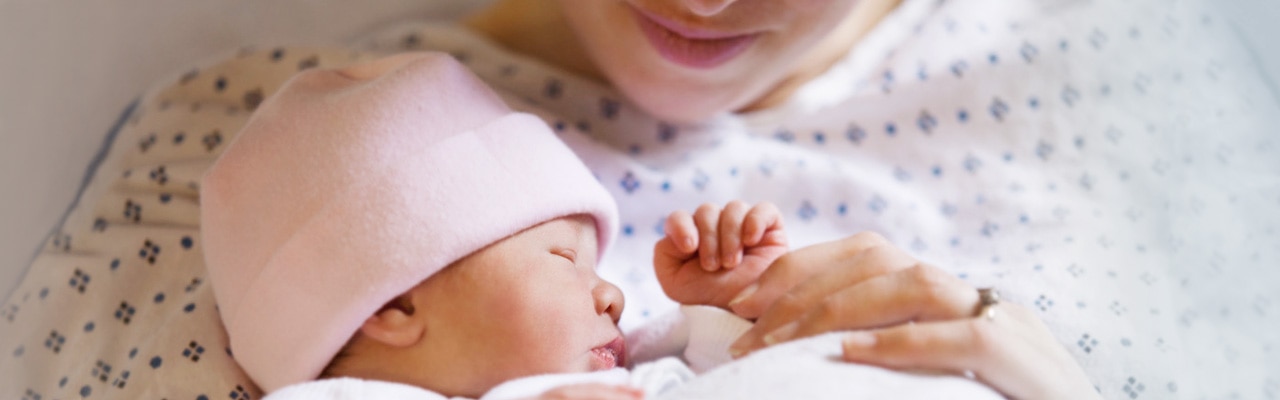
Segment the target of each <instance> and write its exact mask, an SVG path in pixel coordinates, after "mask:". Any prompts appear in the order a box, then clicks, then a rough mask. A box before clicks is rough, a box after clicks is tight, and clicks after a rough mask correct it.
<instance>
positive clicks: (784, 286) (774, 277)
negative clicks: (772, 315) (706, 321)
mask: <svg viewBox="0 0 1280 400" xmlns="http://www.w3.org/2000/svg"><path fill="white" fill-rule="evenodd" d="M887 244H888V241H886V240H885V239H884V237H883V236H880V235H879V234H876V233H873V232H862V233H859V234H856V235H853V236H850V237H848V238H845V239H841V240H836V241H831V242H826V243H820V244H816V245H812V246H809V247H805V248H802V249H798V250H796V251H793V252H790V253H787V254H786V255H783V256H782V257H779V258H778V260H776V261H774V262H773V264H772V265H770V266H769V269H768V270H765V272H764V273H763V274H761V275H760V278H759V280H757V282H756V284H753V285H751V286H748V287H747V288H746V289H743V290H742V292H740V293H738V294H737V295H736V296H735V297H734V300H733V302H731V303H730V305H729V307H730V308H731V309H732V310H733V312H734V313H735V314H738V315H740V316H742V317H744V318H756V317H760V316H761V315H762V314H764V313H765V310H767V309H770V307H772V306H773V305H774V303H775V302H776V301H777V300H778V299H779V298H780V297H782V296H783V295H784V294H786V293H788V292H790V291H791V290H792V288H794V287H796V285H799V284H800V283H801V282H805V281H807V280H809V279H810V278H812V277H814V276H816V275H819V274H822V273H824V272H825V273H833V271H838V270H843V269H846V268H848V267H849V266H851V265H853V264H852V262H853V261H855V259H856V257H857V256H858V255H859V254H861V253H862V252H865V251H866V250H867V249H870V248H872V247H877V246H882V245H887ZM796 317H798V315H796Z"/></svg>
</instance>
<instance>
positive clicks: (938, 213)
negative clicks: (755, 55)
mask: <svg viewBox="0 0 1280 400" xmlns="http://www.w3.org/2000/svg"><path fill="white" fill-rule="evenodd" d="M355 43H356V44H354V45H350V46H334V47H332V48H301V47H280V48H266V49H259V50H254V49H246V50H243V51H240V52H238V53H236V54H234V55H231V56H229V57H227V58H225V59H224V60H222V61H219V62H217V63H214V64H209V65H206V66H202V67H200V68H197V69H194V70H191V71H188V72H185V73H183V74H180V75H178V76H175V77H174V78H173V79H171V80H168V81H165V82H162V83H160V84H159V85H157V87H156V89H154V90H152V91H151V92H149V93H147V94H146V96H144V98H143V100H142V101H141V103H140V105H139V107H138V108H137V109H136V110H135V111H134V112H133V113H132V115H131V116H130V118H129V119H128V121H127V122H126V123H125V124H124V126H123V127H122V129H121V131H120V133H119V136H118V137H117V139H116V140H115V142H114V143H113V144H112V147H111V149H110V152H109V153H108V157H107V159H106V161H105V162H104V164H103V166H102V167H101V168H99V170H98V171H97V173H96V175H95V177H94V179H93V181H92V183H91V184H90V186H89V187H88V189H87V191H86V192H85V195H84V199H86V201H85V202H83V203H81V205H80V206H78V207H76V208H75V209H74V210H73V212H72V214H71V215H70V216H69V218H68V219H67V222H66V223H65V224H64V225H63V226H62V227H61V229H60V230H59V231H58V233H57V234H55V235H53V237H51V238H50V239H49V241H48V244H47V246H46V248H45V250H44V252H43V253H42V254H41V255H40V256H39V257H38V258H37V259H36V261H35V262H34V264H33V265H32V266H31V270H30V272H29V273H28V274H27V277H26V278H25V280H24V282H23V283H22V284H21V285H20V287H19V288H18V289H17V291H16V292H15V293H14V294H13V295H12V296H11V297H10V298H9V299H7V301H6V302H5V303H3V304H0V398H24V399H25V398H33V399H34V398H80V397H85V398H207V399H219V398H230V399H249V398H256V397H260V395H261V393H259V392H258V390H257V388H255V387H254V386H253V385H252V383H251V382H250V381H249V380H248V379H247V378H246V377H245V376H244V375H243V373H242V372H241V371H240V370H239V369H238V368H237V367H236V366H235V364H234V355H233V354H232V352H231V350H230V349H229V348H228V347H227V344H226V343H227V342H226V337H225V333H224V332H223V331H222V328H221V325H220V324H219V322H218V320H217V310H216V306H215V304H214V302H213V298H212V293H211V292H210V291H209V288H208V287H207V285H206V284H205V282H204V267H203V265H202V262H201V248H200V244H199V243H200V241H199V237H198V226H199V221H198V218H197V216H198V204H196V201H195V200H196V198H197V193H198V190H199V188H198V187H197V186H196V182H198V181H199V177H200V175H201V174H202V173H203V171H204V169H205V168H206V167H207V166H208V165H209V163H210V162H211V161H212V160H213V158H214V157H216V156H217V154H218V152H219V151H220V150H221V148H222V146H223V145H225V144H226V143H227V142H228V141H230V140H231V139H233V137H234V135H235V132H237V131H238V128H239V126H240V125H242V124H243V123H244V121H245V119H246V118H247V116H248V114H249V113H250V112H251V111H252V109H253V108H254V107H255V106H256V105H257V104H258V103H259V102H261V101H262V99H263V98H264V97H265V96H269V95H270V94H271V93H272V92H273V91H274V90H275V89H276V88H278V87H279V86H280V85H281V84H282V83H283V82H284V81H285V80H286V79H287V78H288V77H289V76H290V75H291V74H293V73H294V72H296V71H298V70H301V69H306V68H312V67H329V66H337V65H343V64H348V63H351V62H356V61H360V60H366V59H370V58H375V57H378V56H380V55H384V54H388V53H393V52H398V51H406V50H432V51H444V52H448V53H450V54H453V55H454V56H455V57H456V58H458V59H459V60H461V61H463V62H464V63H465V64H466V65H467V66H469V67H470V68H471V69H472V70H473V71H474V72H475V73H476V74H477V75H479V76H480V77H481V78H482V79H484V80H485V81H487V82H488V83H490V84H491V85H492V86H493V87H494V88H495V89H496V90H498V91H499V92H500V94H501V95H502V96H504V98H505V99H506V100H507V101H508V102H509V103H510V104H511V105H512V106H513V107H515V108H519V109H522V110H525V111H529V112H532V113H535V114H537V115H539V116H541V117H543V118H544V119H545V120H546V121H547V123H548V124H549V125H550V126H552V127H553V128H554V129H555V130H556V131H557V132H560V134H561V137H562V138H563V139H564V140H565V141H566V143H569V144H570V146H571V147H573V148H574V149H575V151H577V152H578V154H579V155H580V156H581V157H582V158H583V159H584V161H586V163H587V164H588V166H590V167H591V168H592V169H593V171H594V173H595V174H596V176H597V177H598V178H599V179H600V180H601V181H602V182H604V183H605V185H606V186H607V187H608V188H609V189H610V190H611V192H612V194H613V195H614V196H615V198H616V199H617V200H618V202H619V205H620V209H621V212H622V220H621V226H622V228H621V231H620V240H619V241H618V243H617V245H616V246H615V247H614V248H613V249H612V250H611V253H610V254H609V255H608V256H607V257H606V258H605V259H604V260H602V267H601V274H602V275H603V276H604V277H605V278H606V279H608V280H610V281H612V282H615V283H617V284H618V285H619V286H621V287H622V288H623V291H624V293H626V295H627V308H626V310H625V312H624V315H623V319H622V321H623V325H624V328H629V327H634V326H637V325H639V324H642V323H644V322H645V321H647V320H648V319H650V318H652V317H655V316H657V315H660V314H662V313H664V312H665V311H668V310H670V309H671V308H672V307H674V304H673V303H672V302H671V301H670V300H668V299H666V298H665V296H664V295H663V293H662V291H661V289H660V288H659V286H658V284H657V282H656V280H655V279H654V277H653V272H652V265H651V257H652V246H653V243H654V242H656V241H657V240H658V239H659V238H660V237H661V234H662V229H663V227H662V221H663V219H664V218H665V216H666V215H667V214H668V213H670V212H671V211H674V210H686V211H689V210H692V209H694V208H696V207H697V206H698V205H699V204H701V203H704V202H711V203H723V202H726V201H729V200H733V199H743V200H747V201H751V202H758V201H771V202H774V203H775V204H777V205H778V206H779V208H780V209H782V210H783V212H784V214H785V217H786V219H787V224H788V225H787V226H788V229H789V231H790V235H791V236H792V241H793V244H794V246H795V247H800V246H804V245H808V244H813V243H818V242H822V241H828V240H833V239H837V238H840V237H844V236H847V235H849V234H853V233H856V232H860V231H867V230H871V231H876V232H880V233H882V234H884V235H885V236H886V237H887V238H888V239H889V240H891V241H892V242H893V243H895V244H896V245H898V246H900V247H902V248H904V249H907V250H908V251H910V252H911V253H912V254H914V255H916V256H918V257H919V258H920V259H921V260H923V261H925V262H928V263H930V264H934V265H937V266H939V267H941V268H943V269H946V270H948V271H950V272H952V273H955V274H956V275H958V276H960V277H961V278H963V279H965V280H967V281H969V282H970V283H972V284H973V285H975V286H979V287H982V286H992V287H996V288H999V289H1000V290H1001V292H1002V294H1003V295H1004V296H1005V297H1006V298H1007V301H1013V302H1017V303H1019V304H1022V305H1024V306H1026V307H1028V308H1030V309H1032V310H1033V311H1035V312H1036V313H1037V315H1038V316H1039V317H1040V318H1041V319H1042V320H1043V321H1044V322H1045V323H1046V324H1047V325H1048V326H1049V327H1050V329H1051V330H1052V331H1053V332H1054V334H1055V336H1056V338H1057V339H1058V340H1059V341H1060V342H1061V344H1062V345H1063V346H1064V347H1066V348H1067V349H1068V351H1069V352H1070V353H1071V354H1072V355H1073V356H1074V357H1075V359H1076V360H1077V361H1078V362H1079V363H1080V364H1081V365H1083V366H1084V368H1085V370H1086V372H1087V373H1088V375H1089V376H1090V378H1091V379H1092V381H1093V383H1094V385H1095V388H1096V390H1097V391H1098V392H1099V393H1100V394H1101V395H1102V396H1103V397H1104V398H1126V399H1139V398H1148V399H1151V398H1154V399H1167V398H1259V399H1265V398H1276V397H1278V396H1280V372H1277V371H1280V365H1277V361H1275V360H1276V359H1277V357H1276V355H1275V354H1274V350H1273V349H1275V347H1276V344H1277V342H1276V337H1275V335H1274V333H1273V332H1275V331H1276V330H1277V328H1280V318H1278V316H1277V315H1278V314H1280V309H1277V308H1276V305H1275V304H1276V302H1277V301H1280V298H1277V296H1276V295H1275V294H1274V293H1273V292H1274V291H1275V288H1276V287H1278V285H1277V284H1280V272H1278V271H1277V270H1276V269H1275V268H1274V266H1275V265H1277V264H1278V263H1280V236H1277V227H1278V226H1280V213H1278V212H1277V210H1278V209H1280V208H1278V206H1280V147H1278V146H1280V143H1277V141H1278V140H1280V138H1277V137H1276V136H1275V135H1274V134H1272V133H1269V132H1271V131H1273V130H1274V127H1275V126H1276V125H1277V124H1278V123H1280V121H1278V119H1280V118H1277V117H1276V116H1277V115H1280V99H1278V97H1280V95H1277V93H1280V91H1278V90H1276V88H1275V85H1274V83H1273V82H1272V81H1270V80H1269V79H1268V78H1267V77H1265V76H1263V75H1262V74H1261V72H1259V71H1258V70H1257V69H1256V67H1254V66H1252V65H1251V64H1250V63H1249V62H1248V61H1249V53H1248V51H1249V50H1248V48H1247V47H1245V46H1243V45H1242V43H1241V42H1240V41H1239V39H1238V38H1237V37H1236V36H1235V34H1234V33H1233V31H1232V28H1231V27H1230V23H1229V22H1228V21H1226V20H1224V19H1222V18H1221V17H1220V16H1218V15H1217V14H1216V13H1214V12H1213V11H1212V10H1211V9H1210V8H1209V7H1208V6H1207V5H1206V3H1201V2H1195V1H1180V2H1158V1H1129V2H1123V3H1117V2H1082V1H1068V0H1060V1H1050V0H975V1H966V2H957V1H935V0H908V1H904V2H903V4H902V6H900V8H899V10H897V11H895V12H894V14H892V15H891V16H890V17H889V19H887V20H886V21H885V22H884V23H882V24H881V26H879V27H877V28H876V29H875V30H873V31H872V32H871V33H870V34H869V35H868V36H867V37H866V38H864V39H863V41H862V43H861V44H860V45H859V46H858V48H857V49H855V51H853V52H852V53H850V54H849V55H848V56H847V57H846V58H845V59H843V60H841V61H840V62H839V63H838V64H836V65H835V66H833V67H832V68H831V70H830V71H828V72H827V73H826V74H824V75H823V76H821V77H819V78H818V79H817V80H815V81H813V82H811V83H810V84H808V85H806V86H805V87H803V88H802V89H801V90H800V91H799V92H798V93H797V94H796V96H795V97H794V98H793V99H791V100H790V101H789V102H788V103H786V104H784V105H783V106H781V107H779V108H777V109H772V110H767V111H762V112H756V113H749V114H743V115H722V116H718V117H715V118H712V119H710V120H709V121H706V122H705V123H702V124H698V125H685V124H675V123H669V122H665V121H661V120H656V119H654V118H652V117H650V116H648V115H646V114H645V113H644V112H643V111H642V110H640V109H638V108H636V107H634V106H633V105H632V104H630V103H629V102H628V101H627V100H626V99H625V98H624V97H622V96H621V95H620V94H619V93H617V92H616V91H614V90H613V89H611V88H609V87H606V86H603V85H601V84H599V83H596V82H593V81H590V80H587V79H584V78H582V77H578V76H574V75H572V74H569V73H566V72H564V71H560V70H557V69H555V68H552V67H550V66H547V65H545V64H541V63H538V62H535V61H531V60H530V59H528V58H525V57H521V56H518V55H514V54H511V53H509V52H507V51H505V50H503V49H501V48H498V47H496V46H495V45H494V44H492V43H491V42H488V41H485V40H483V39H480V38H478V37H477V36H475V35H474V34H472V33H469V32H467V31H465V30H463V29H462V28H460V27H458V26H455V25H450V24H429V23H416V24H407V25H403V26H397V27H392V28H386V29H382V30H380V31H378V32H376V33H375V34H373V35H370V36H368V37H365V38H362V39H361V40H359V41H357V42H355ZM264 173H270V171H264Z"/></svg>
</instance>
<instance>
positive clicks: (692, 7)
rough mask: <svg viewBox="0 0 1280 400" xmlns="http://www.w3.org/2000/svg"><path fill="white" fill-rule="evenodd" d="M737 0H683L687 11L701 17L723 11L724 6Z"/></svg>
mask: <svg viewBox="0 0 1280 400" xmlns="http://www.w3.org/2000/svg"><path fill="white" fill-rule="evenodd" d="M735 2H737V0H684V3H685V5H686V6H687V7H689V11H693V13H694V14H697V15H698V16H702V17H710V16H712V15H716V14H719V13H720V12H721V11H724V9H725V7H729V5H730V4H733V3H735Z"/></svg>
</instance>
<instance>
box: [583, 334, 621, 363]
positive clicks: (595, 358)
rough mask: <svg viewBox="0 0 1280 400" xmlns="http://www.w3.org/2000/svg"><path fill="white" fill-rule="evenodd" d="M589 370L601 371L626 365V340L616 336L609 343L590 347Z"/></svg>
mask: <svg viewBox="0 0 1280 400" xmlns="http://www.w3.org/2000/svg"><path fill="white" fill-rule="evenodd" d="M591 355H592V358H591V370H592V371H603V370H607V369H613V368H616V367H626V365H627V342H626V341H625V340H623V339H622V336H618V337H617V338H616V339H613V341H611V342H609V343H605V344H604V345H602V346H600V347H596V348H594V349H591Z"/></svg>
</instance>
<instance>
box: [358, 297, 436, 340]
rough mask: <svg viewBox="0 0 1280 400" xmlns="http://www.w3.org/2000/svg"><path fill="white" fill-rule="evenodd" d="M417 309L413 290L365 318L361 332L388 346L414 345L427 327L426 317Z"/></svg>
mask: <svg viewBox="0 0 1280 400" xmlns="http://www.w3.org/2000/svg"><path fill="white" fill-rule="evenodd" d="M416 311H417V310H415V307H414V306H413V294H412V292H410V293H405V294H402V295H400V296H398V297H396V298H395V299H393V300H391V301H390V302H388V303H387V305H385V306H382V309H380V310H378V312H377V313H374V314H373V316H371V317H369V319H367V320H365V321H364V325H361V326H360V333H362V334H364V336H366V337H368V338H370V339H373V340H375V341H378V342H381V343H383V344H386V345H387V346H392V347H408V346H412V345H414V344H416V343H418V341H419V340H421V339H422V335H423V334H424V333H426V332H425V331H426V327H427V325H426V318H423V316H422V313H419V312H416Z"/></svg>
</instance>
